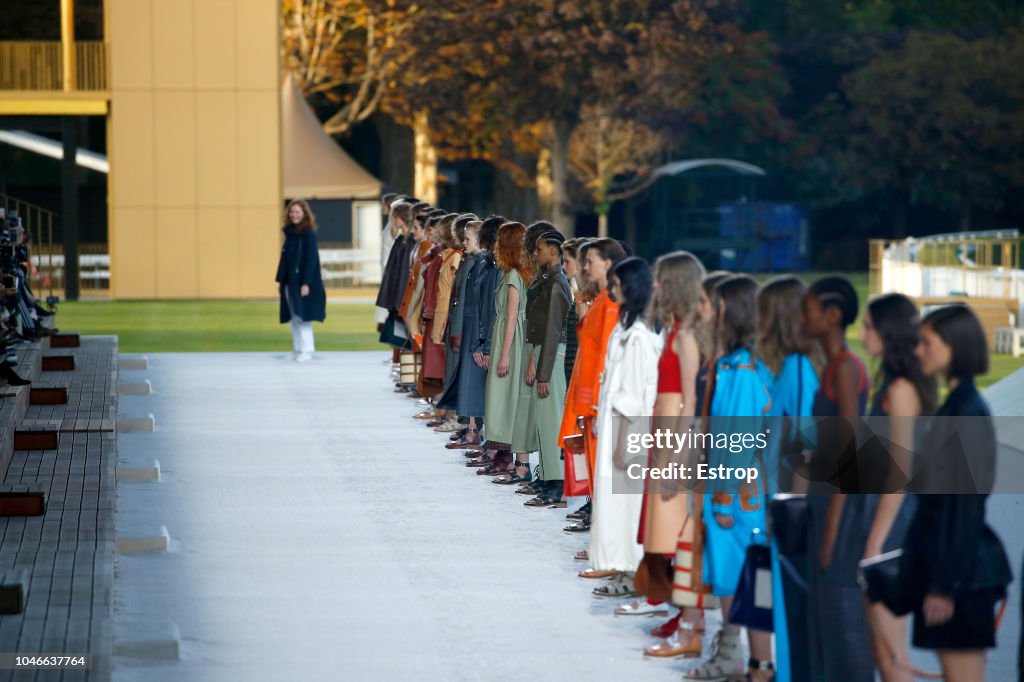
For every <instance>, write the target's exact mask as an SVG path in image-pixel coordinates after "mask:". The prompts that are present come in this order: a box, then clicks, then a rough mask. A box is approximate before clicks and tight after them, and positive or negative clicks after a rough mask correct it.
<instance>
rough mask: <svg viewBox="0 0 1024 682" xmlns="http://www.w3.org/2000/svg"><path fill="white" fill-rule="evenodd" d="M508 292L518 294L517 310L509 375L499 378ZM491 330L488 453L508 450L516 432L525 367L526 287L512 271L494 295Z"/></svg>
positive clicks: (487, 413)
mask: <svg viewBox="0 0 1024 682" xmlns="http://www.w3.org/2000/svg"><path fill="white" fill-rule="evenodd" d="M509 289H515V290H516V291H518V292H519V310H518V312H517V314H516V317H515V325H516V329H515V333H514V334H513V335H512V346H511V348H509V353H508V374H506V375H505V376H503V377H499V376H498V365H499V364H501V356H502V352H503V344H504V343H505V329H506V324H507V321H508V295H509ZM494 310H495V317H494V327H493V331H492V332H491V366H490V368H488V370H487V388H486V390H485V396H486V398H485V400H484V407H485V410H486V415H485V419H486V423H487V427H486V434H485V435H486V438H487V448H488V449H490V450H511V449H512V434H513V433H514V432H515V425H516V424H515V422H516V406H517V404H518V403H519V385H520V383H522V375H523V372H524V371H525V370H526V368H525V367H524V366H523V346H524V344H525V341H524V335H525V332H526V329H525V325H524V320H525V317H526V287H525V286H524V284H523V278H522V277H521V276H520V275H519V272H518V271H517V270H515V269H512V270H509V271H508V272H506V273H505V275H504V276H503V277H502V278H501V282H500V283H499V284H498V290H497V293H496V294H495V295H494Z"/></svg>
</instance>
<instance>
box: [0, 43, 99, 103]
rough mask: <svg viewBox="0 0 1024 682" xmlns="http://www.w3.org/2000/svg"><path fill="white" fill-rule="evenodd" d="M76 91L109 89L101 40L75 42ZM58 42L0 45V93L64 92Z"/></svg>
mask: <svg viewBox="0 0 1024 682" xmlns="http://www.w3.org/2000/svg"><path fill="white" fill-rule="evenodd" d="M75 84H76V85H75V90H85V91H96V90H106V89H108V81H107V46H106V44H105V43H104V42H103V41H101V40H79V41H76V42H75ZM63 89H64V66H63V63H62V60H61V50H60V41H59V40H5V41H0V90H63Z"/></svg>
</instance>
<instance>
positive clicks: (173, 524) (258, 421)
mask: <svg viewBox="0 0 1024 682" xmlns="http://www.w3.org/2000/svg"><path fill="white" fill-rule="evenodd" d="M149 357H150V369H149V370H147V371H138V372H122V379H121V381H129V380H139V381H141V380H142V378H148V379H150V381H151V382H152V384H153V394H152V395H149V396H143V397H122V399H121V404H120V413H121V416H123V417H132V416H138V415H144V414H146V413H148V412H152V413H153V414H154V415H155V416H156V431H155V432H154V433H127V434H122V435H121V436H120V443H119V450H120V463H121V465H122V466H135V465H139V464H147V463H149V462H150V461H151V460H152V459H154V458H156V459H158V460H159V461H160V465H161V468H162V475H163V480H162V481H161V482H159V483H135V482H132V483H128V482H122V483H119V484H118V522H117V523H118V531H119V533H125V532H127V531H128V530H130V529H132V528H135V527H138V526H149V527H159V526H160V525H164V526H166V527H167V529H168V531H169V533H170V536H171V538H172V543H171V551H170V552H167V553H158V554H151V555H141V556H127V557H126V556H119V557H118V558H117V572H116V584H115V605H114V608H115V621H116V622H115V625H116V628H115V629H120V630H121V631H124V629H125V627H128V628H136V627H137V625H136V624H137V623H142V624H143V625H145V626H147V627H148V626H149V624H158V623H164V622H173V623H175V624H176V625H177V627H178V630H179V631H180V634H181V660H180V661H177V662H153V661H143V660H137V659H129V658H125V657H118V658H117V659H116V669H115V676H114V677H115V679H116V680H120V681H125V680H145V681H146V682H150V681H156V680H189V681H196V682H198V681H200V680H217V681H224V680H282V681H284V680H332V681H335V680H412V679H425V680H440V679H444V680H463V679H464V680H489V679H500V680H508V679H531V678H532V679H561V680H573V679H580V680H584V679H585V680H602V679H607V680H623V679H649V680H658V679H662V680H678V679H679V678H680V677H681V674H680V671H681V670H682V669H683V668H682V665H683V664H682V663H681V662H671V661H650V660H644V659H643V658H642V656H641V655H640V650H641V648H642V647H643V646H644V645H645V644H646V643H647V642H648V641H649V637H647V636H646V635H645V629H649V628H650V627H652V625H654V624H655V623H656V622H657V621H654V620H649V619H641V620H636V619H632V620H622V619H619V620H616V619H614V617H613V616H612V615H611V610H612V607H613V605H614V604H615V603H619V602H608V601H604V600H598V599H597V598H594V597H591V596H590V594H589V592H590V589H591V588H592V587H593V586H594V585H593V584H591V583H592V581H583V580H580V579H578V578H576V577H575V572H576V571H577V570H579V569H580V568H581V565H580V563H579V562H575V561H573V559H572V553H573V552H575V551H576V550H578V549H581V548H583V547H584V546H585V545H584V543H585V539H582V538H576V537H569V536H567V535H565V534H564V533H562V531H561V527H562V526H563V525H565V523H566V522H565V513H566V512H565V510H544V509H539V510H535V509H528V508H525V507H523V506H522V503H523V502H524V501H525V499H527V498H525V497H524V496H522V495H516V494H514V493H512V492H511V491H510V490H508V489H507V488H501V487H498V486H494V485H492V484H490V483H489V482H486V481H482V480H480V477H477V476H475V475H474V474H473V472H471V471H470V470H467V469H466V468H465V467H464V466H463V463H464V461H465V460H464V458H463V457H462V454H461V451H445V450H444V449H443V448H442V447H441V445H442V444H443V442H444V441H445V439H444V438H443V437H442V436H440V435H438V434H435V433H433V432H432V431H431V430H429V429H426V428H424V426H422V425H421V423H419V422H415V421H414V420H412V419H410V418H409V416H410V415H412V414H414V413H415V411H416V408H415V406H414V405H413V401H411V400H409V399H407V398H404V397H401V396H398V395H396V394H395V393H393V392H392V386H391V385H390V383H389V381H388V374H387V368H386V367H385V366H384V365H383V364H382V361H383V360H384V359H385V357H387V356H386V355H385V354H384V353H324V354H319V355H318V357H317V358H316V359H315V360H314V361H313V362H310V363H307V364H295V363H293V362H291V361H290V359H286V357H287V358H290V355H289V356H285V355H284V354H277V355H272V354H168V355H150V356H149ZM135 376H137V377H138V379H132V377H135ZM158 633H159V630H158Z"/></svg>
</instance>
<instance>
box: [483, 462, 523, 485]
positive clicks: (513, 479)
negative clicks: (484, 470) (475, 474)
mask: <svg viewBox="0 0 1024 682" xmlns="http://www.w3.org/2000/svg"><path fill="white" fill-rule="evenodd" d="M519 469H526V476H520V475H519V471H518V470H519ZM532 480H533V475H532V474H531V473H530V463H529V462H527V463H526V464H520V463H518V462H517V463H516V465H515V466H514V467H513V468H512V470H511V471H509V472H508V473H507V474H506V475H505V477H504V478H496V479H494V480H493V481H491V483H494V484H496V485H513V484H515V483H522V482H523V481H526V482H527V483H529V482H530V481H532Z"/></svg>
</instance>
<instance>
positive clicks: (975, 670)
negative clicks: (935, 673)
mask: <svg viewBox="0 0 1024 682" xmlns="http://www.w3.org/2000/svg"><path fill="white" fill-rule="evenodd" d="M939 662H940V663H941V664H942V674H943V677H944V678H945V680H946V682H982V681H983V680H984V679H985V651H984V650H983V649H971V650H967V651H951V650H940V651H939Z"/></svg>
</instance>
